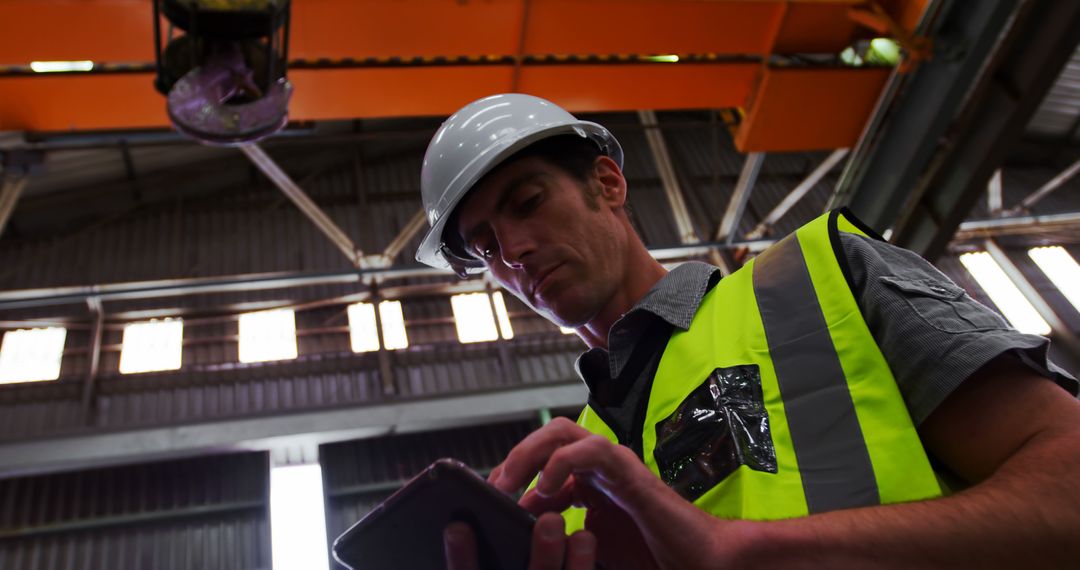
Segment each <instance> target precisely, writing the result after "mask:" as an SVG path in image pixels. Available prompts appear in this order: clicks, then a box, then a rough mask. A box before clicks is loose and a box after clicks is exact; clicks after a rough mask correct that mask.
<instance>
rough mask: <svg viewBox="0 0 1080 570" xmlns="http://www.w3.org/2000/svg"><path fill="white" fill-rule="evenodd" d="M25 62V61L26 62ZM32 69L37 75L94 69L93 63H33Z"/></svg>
mask: <svg viewBox="0 0 1080 570" xmlns="http://www.w3.org/2000/svg"><path fill="white" fill-rule="evenodd" d="M24 61H25V60H24ZM30 69H32V70H33V71H34V72H35V73H57V72H63V71H90V70H91V69H94V62H92V61H86V60H83V61H31V62H30Z"/></svg>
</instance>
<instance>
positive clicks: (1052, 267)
mask: <svg viewBox="0 0 1080 570" xmlns="http://www.w3.org/2000/svg"><path fill="white" fill-rule="evenodd" d="M1028 256H1029V257H1031V259H1032V261H1034V262H1035V264H1036V265H1038V266H1039V269H1042V271H1043V273H1045V274H1046V276H1047V277H1048V278H1050V282H1051V283H1053V284H1054V286H1055V287H1057V288H1058V290H1060V291H1061V294H1062V295H1064V296H1065V298H1066V299H1068V300H1069V302H1070V303H1072V306H1073V307H1076V310H1077V311H1080V265H1077V264H1076V260H1075V259H1073V256H1071V255H1069V252H1068V251H1065V248H1063V247H1061V246H1059V245H1055V246H1052V247H1036V248H1034V249H1031V250H1028Z"/></svg>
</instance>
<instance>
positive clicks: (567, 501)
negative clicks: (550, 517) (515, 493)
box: [518, 477, 575, 516]
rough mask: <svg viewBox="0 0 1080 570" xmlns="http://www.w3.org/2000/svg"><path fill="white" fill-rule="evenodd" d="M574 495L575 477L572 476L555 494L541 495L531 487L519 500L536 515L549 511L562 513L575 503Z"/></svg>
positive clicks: (519, 502) (520, 503)
mask: <svg viewBox="0 0 1080 570" xmlns="http://www.w3.org/2000/svg"><path fill="white" fill-rule="evenodd" d="M574 496H575V495H574V478H573V477H570V479H569V480H567V481H566V483H564V484H563V486H562V489H559V492H558V493H556V494H555V495H553V496H551V497H541V496H540V494H539V493H537V492H536V489H529V490H528V491H526V492H525V494H524V495H522V496H521V499H519V500H518V504H519V505H521V507H522V508H524V509H525V510H527V511H529V512H530V513H532V514H534V515H536V516H539V515H541V514H543V513H548V512H556V513H561V512H563V511H565V510H566V509H568V508H570V507H572V506H573V505H574Z"/></svg>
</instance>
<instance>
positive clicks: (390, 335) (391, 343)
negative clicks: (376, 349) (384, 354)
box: [379, 301, 409, 350]
mask: <svg viewBox="0 0 1080 570" xmlns="http://www.w3.org/2000/svg"><path fill="white" fill-rule="evenodd" d="M379 319H380V320H381V321H382V335H383V344H385V345H386V350H397V349H399V348H409V337H408V336H407V335H406V334H405V315H404V314H403V313H402V312H401V301H383V302H381V303H379Z"/></svg>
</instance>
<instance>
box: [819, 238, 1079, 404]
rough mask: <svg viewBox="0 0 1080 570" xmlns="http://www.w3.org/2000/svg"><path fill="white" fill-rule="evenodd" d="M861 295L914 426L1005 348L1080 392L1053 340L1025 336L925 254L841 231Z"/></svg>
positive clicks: (857, 295)
mask: <svg viewBox="0 0 1080 570" xmlns="http://www.w3.org/2000/svg"><path fill="white" fill-rule="evenodd" d="M840 242H841V245H842V246H843V249H844V254H845V258H846V260H847V263H848V267H849V269H850V274H851V278H852V286H853V288H854V294H855V298H856V300H857V302H858V304H859V308H860V309H861V310H862V313H863V318H864V319H865V320H866V324H867V326H868V327H869V328H870V333H871V334H872V335H873V337H874V340H876V341H877V344H878V347H880V349H881V352H882V354H883V355H884V356H885V360H886V362H888V364H889V367H890V368H891V369H892V371H893V376H894V377H895V378H896V383H897V384H898V385H899V387H900V392H901V394H902V395H903V397H904V400H905V402H906V403H907V407H908V412H909V413H910V414H911V419H912V421H914V423H915V425H919V424H921V423H922V422H923V420H925V419H926V418H927V417H928V416H929V415H930V413H931V412H933V411H934V409H935V408H937V406H938V405H940V404H941V402H942V401H944V400H945V398H946V397H947V396H948V395H949V394H951V393H952V392H953V390H955V389H956V388H957V387H958V386H959V385H960V384H961V383H962V382H964V380H966V379H967V378H968V377H969V376H970V375H971V374H972V373H973V372H975V371H976V370H978V369H979V368H981V367H982V366H983V365H985V364H986V363H988V362H990V361H991V360H993V359H994V358H996V357H997V356H999V355H1001V354H1003V353H1005V352H1010V351H1011V352H1014V353H1015V354H1016V355H1017V356H1018V357H1019V358H1020V360H1021V361H1022V362H1023V363H1024V364H1025V365H1026V366H1028V367H1029V368H1031V370H1033V371H1034V372H1036V373H1037V374H1039V375H1041V376H1045V377H1046V378H1049V379H1051V380H1053V381H1054V382H1056V383H1057V384H1058V385H1060V386H1061V387H1063V388H1065V389H1066V390H1068V391H1069V392H1070V393H1072V394H1073V395H1076V393H1077V389H1078V383H1077V380H1076V378H1074V377H1073V376H1072V375H1070V374H1069V373H1068V372H1066V371H1064V370H1063V369H1061V368H1059V367H1057V366H1055V365H1054V364H1053V363H1051V362H1050V361H1049V360H1048V359H1047V348H1048V347H1049V344H1050V341H1049V340H1048V339H1046V338H1044V337H1041V336H1037V335H1030V334H1024V333H1021V332H1019V331H1017V330H1016V329H1013V328H1012V327H1011V326H1009V323H1008V322H1007V321H1005V319H1003V318H1002V317H1001V316H1000V315H998V314H997V313H996V312H994V311H992V310H991V309H989V308H987V307H986V306H985V305H982V304H981V303H979V302H978V301H976V300H975V299H972V298H971V297H970V296H968V295H967V293H965V292H964V290H963V289H962V288H960V287H959V286H957V285H956V284H955V283H953V282H952V280H951V279H949V278H948V277H946V276H945V275H944V274H943V273H941V272H940V271H938V269H937V268H936V267H934V266H933V265H931V264H930V263H929V262H928V261H926V260H925V259H923V258H922V257H920V256H919V255H918V254H916V253H913V252H911V251H907V250H905V249H901V248H899V247H896V246H894V245H891V244H889V243H885V242H881V241H878V240H874V239H871V238H866V237H863V236H860V235H856V234H849V233H841V235H840Z"/></svg>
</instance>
